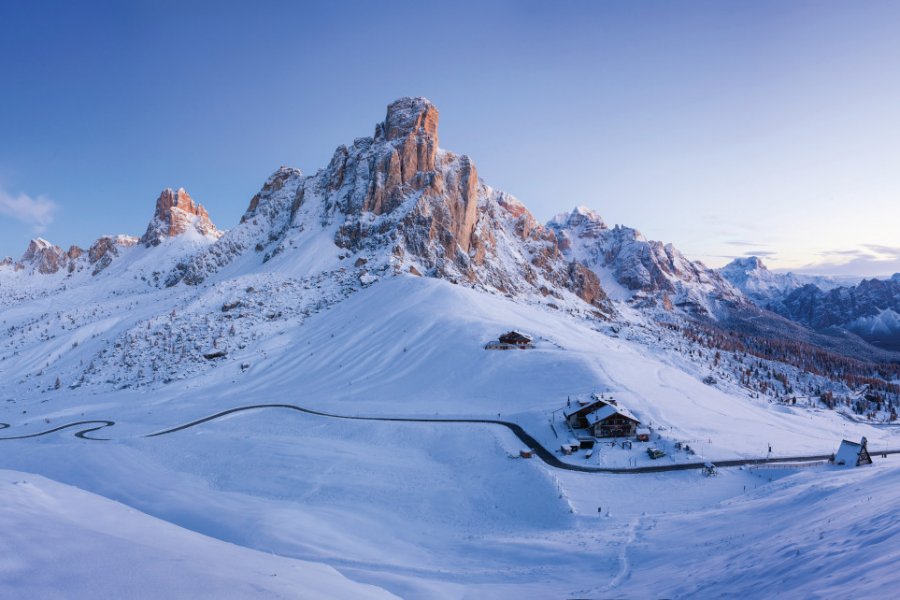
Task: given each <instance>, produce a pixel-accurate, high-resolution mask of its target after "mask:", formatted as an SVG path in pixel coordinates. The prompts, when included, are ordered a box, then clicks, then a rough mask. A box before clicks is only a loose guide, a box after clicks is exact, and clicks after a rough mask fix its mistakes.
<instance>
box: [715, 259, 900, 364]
mask: <svg viewBox="0 0 900 600" xmlns="http://www.w3.org/2000/svg"><path fill="white" fill-rule="evenodd" d="M719 273H721V275H722V276H723V277H724V278H725V279H727V280H728V281H730V282H731V283H732V284H733V285H734V286H735V287H737V288H738V289H740V290H741V292H742V293H743V294H744V295H745V296H746V297H747V298H749V299H751V300H752V301H753V302H755V303H756V304H757V305H759V306H760V307H762V308H765V309H768V310H771V311H773V312H776V313H778V314H780V315H783V316H785V317H787V318H789V319H791V320H793V321H796V322H798V323H802V324H804V325H807V326H809V327H811V328H813V329H816V330H819V331H828V330H830V329H833V328H839V329H845V330H847V331H850V332H853V333H855V334H857V335H859V336H860V337H861V338H863V339H865V340H866V341H868V342H869V343H871V344H873V345H875V346H878V347H880V348H885V349H889V350H900V273H895V274H894V275H893V276H892V277H891V278H889V279H883V280H882V279H864V280H862V281H861V282H859V283H857V284H856V285H847V284H842V282H841V281H840V280H837V279H834V278H828V277H817V276H809V275H796V274H794V273H774V272H772V271H769V270H768V269H767V268H766V266H765V265H764V264H763V262H762V261H761V260H760V259H759V258H757V257H749V258H740V259H736V260H734V261H732V262H731V263H729V264H728V265H726V266H724V267H722V268H721V269H720V270H719Z"/></svg>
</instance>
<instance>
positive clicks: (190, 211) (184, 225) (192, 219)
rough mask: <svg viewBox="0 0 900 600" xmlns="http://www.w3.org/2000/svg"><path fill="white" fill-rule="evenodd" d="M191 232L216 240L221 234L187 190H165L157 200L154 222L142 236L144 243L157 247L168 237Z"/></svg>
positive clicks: (152, 221) (151, 222)
mask: <svg viewBox="0 0 900 600" xmlns="http://www.w3.org/2000/svg"><path fill="white" fill-rule="evenodd" d="M188 231H196V232H197V233H199V234H200V235H203V236H207V237H213V238H219V237H221V235H222V234H221V233H220V232H219V230H218V229H216V226H215V225H214V224H213V222H212V221H210V219H209V214H208V213H207V212H206V209H205V208H203V205H201V204H199V203H196V202H194V200H193V198H191V196H190V194H188V193H187V191H185V189H184V188H178V190H173V189H172V188H166V189H164V190H163V191H162V193H160V195H159V198H157V200H156V210H155V212H154V214H153V219H152V220H151V221H150V224H149V225H148V226H147V232H146V233H144V235H143V237H141V243H142V244H144V245H145V246H157V245H159V244H160V243H161V242H162V241H163V240H165V239H166V238H171V237H175V236H178V235H181V234H183V233H186V232H188Z"/></svg>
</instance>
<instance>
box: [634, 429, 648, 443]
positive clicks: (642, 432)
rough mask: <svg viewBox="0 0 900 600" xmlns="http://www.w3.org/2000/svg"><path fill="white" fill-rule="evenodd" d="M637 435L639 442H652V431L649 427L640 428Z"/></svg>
mask: <svg viewBox="0 0 900 600" xmlns="http://www.w3.org/2000/svg"><path fill="white" fill-rule="evenodd" d="M635 433H636V435H637V441H639V442H649V441H650V429H649V428H648V427H638V428H637V431H636V432H635Z"/></svg>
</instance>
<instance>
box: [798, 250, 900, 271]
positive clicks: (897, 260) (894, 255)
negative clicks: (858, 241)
mask: <svg viewBox="0 0 900 600" xmlns="http://www.w3.org/2000/svg"><path fill="white" fill-rule="evenodd" d="M819 256H820V257H821V258H820V260H819V261H817V262H815V263H812V264H809V265H806V266H804V267H800V268H799V269H796V270H797V271H799V272H803V273H813V274H822V275H846V276H858V277H884V276H888V275H890V274H891V273H900V246H884V245H878V244H863V245H862V246H860V247H859V248H851V249H845V250H828V251H825V252H822V253H821V254H820V255H819Z"/></svg>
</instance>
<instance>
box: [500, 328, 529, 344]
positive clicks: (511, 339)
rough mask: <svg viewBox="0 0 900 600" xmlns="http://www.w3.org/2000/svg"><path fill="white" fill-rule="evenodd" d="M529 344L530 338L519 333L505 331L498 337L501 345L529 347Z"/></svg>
mask: <svg viewBox="0 0 900 600" xmlns="http://www.w3.org/2000/svg"><path fill="white" fill-rule="evenodd" d="M531 342H532V339H531V336H530V335H528V334H525V333H522V332H520V331H507V332H506V333H504V334H503V335H501V336H500V343H501V344H509V345H511V346H529V345H531Z"/></svg>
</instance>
